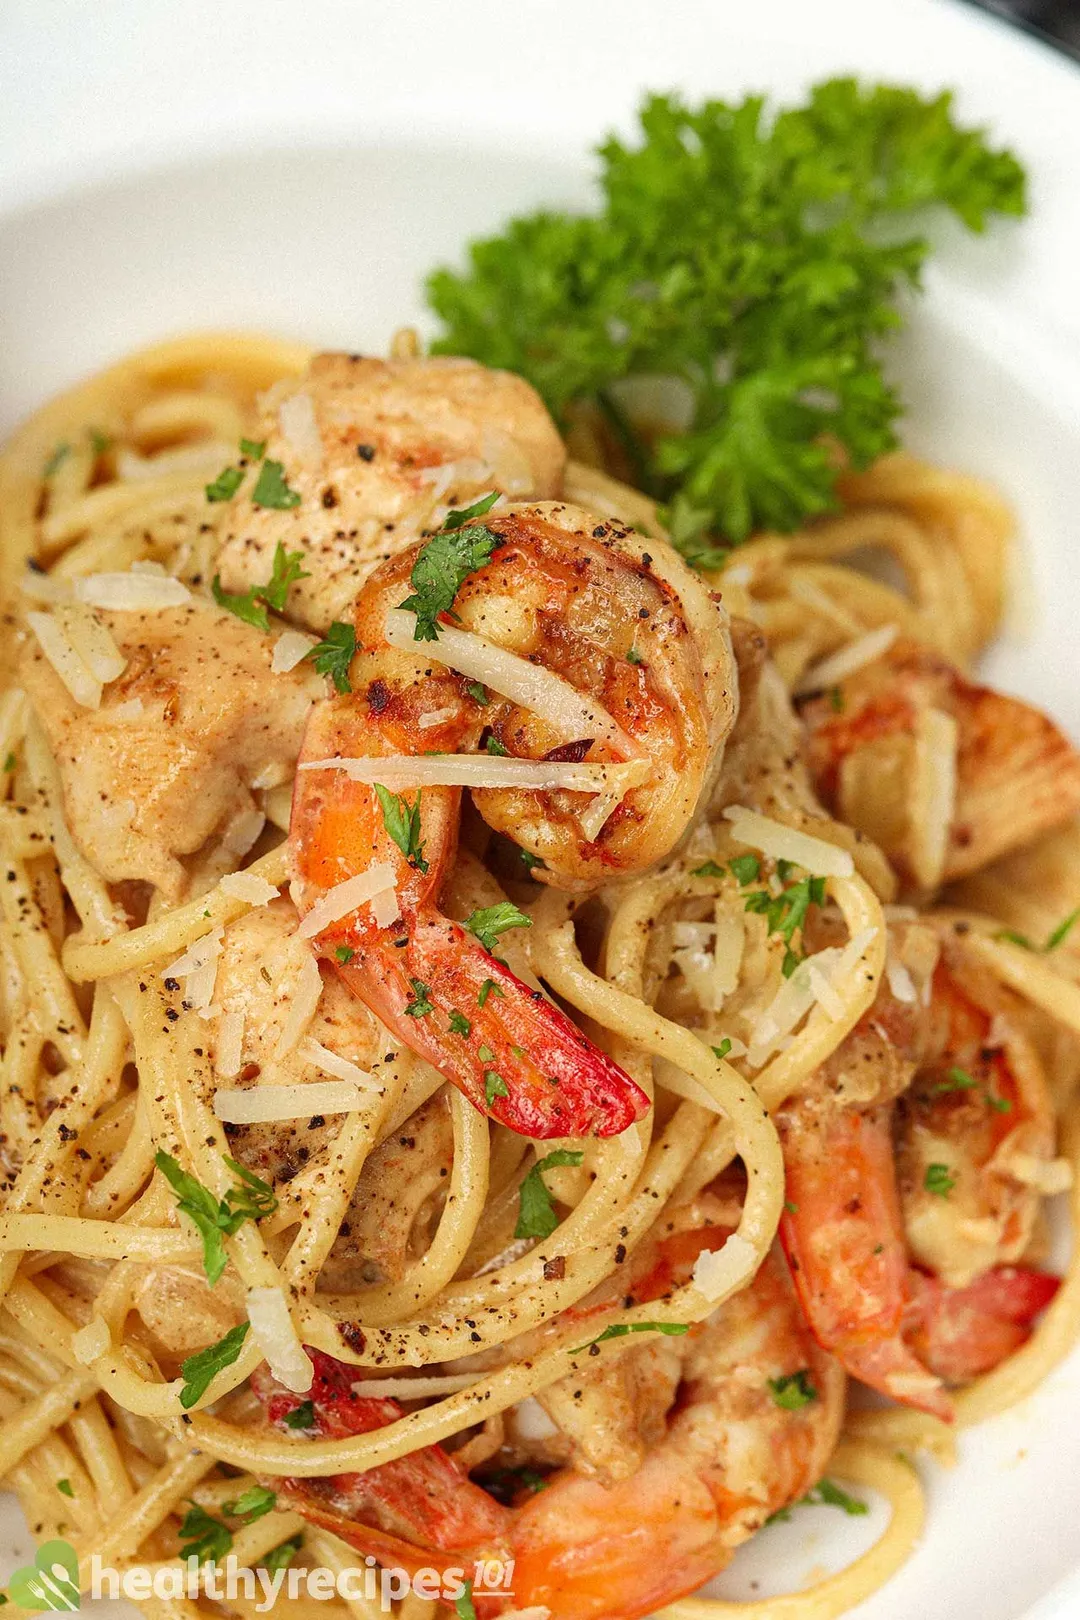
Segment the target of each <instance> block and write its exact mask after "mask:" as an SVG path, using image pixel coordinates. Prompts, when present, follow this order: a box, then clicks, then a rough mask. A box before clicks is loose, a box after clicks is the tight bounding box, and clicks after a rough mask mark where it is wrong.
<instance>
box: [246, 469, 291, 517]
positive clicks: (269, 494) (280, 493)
mask: <svg viewBox="0 0 1080 1620" xmlns="http://www.w3.org/2000/svg"><path fill="white" fill-rule="evenodd" d="M251 504H252V505H253V506H263V507H269V508H270V509H271V510H273V511H277V512H288V511H290V510H291V509H292V508H293V507H294V506H299V505H300V495H299V492H298V491H297V490H295V489H290V488H289V486H288V484H287V482H286V480H285V469H284V467H283V466H282V464H281V462H280V461H264V462H263V464H262V466H261V467H260V468H259V476H258V478H257V479H256V482H255V488H254V489H253V490H252V492H251Z"/></svg>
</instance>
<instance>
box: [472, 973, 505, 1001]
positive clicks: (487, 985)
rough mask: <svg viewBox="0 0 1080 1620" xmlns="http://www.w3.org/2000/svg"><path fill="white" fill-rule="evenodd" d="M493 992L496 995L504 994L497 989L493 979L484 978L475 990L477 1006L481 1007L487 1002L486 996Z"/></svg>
mask: <svg viewBox="0 0 1080 1620" xmlns="http://www.w3.org/2000/svg"><path fill="white" fill-rule="evenodd" d="M493 992H494V994H495V995H497V996H501V995H503V994H504V992H503V991H502V990H500V989H499V987H498V985H497V984H496V983H495V980H494V979H485V980H484V982H483V984H482V985H481V986H480V988H479V990H478V991H477V992H476V1005H477V1006H478V1007H483V1006H484V1005H485V1004H486V1002H487V998H488V996H490V995H491V994H492V993H493Z"/></svg>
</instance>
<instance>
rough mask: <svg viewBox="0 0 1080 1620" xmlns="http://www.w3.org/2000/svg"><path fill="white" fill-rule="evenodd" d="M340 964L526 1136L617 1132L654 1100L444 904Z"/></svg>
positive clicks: (356, 988)
mask: <svg viewBox="0 0 1080 1620" xmlns="http://www.w3.org/2000/svg"><path fill="white" fill-rule="evenodd" d="M403 937H404V936H403ZM338 971H339V972H340V974H341V976H342V978H343V979H344V980H345V982H346V984H347V985H348V986H349V988H350V989H351V990H352V991H353V993H354V994H355V995H357V996H359V997H360V998H361V999H362V1000H364V1001H366V1002H367V1003H368V1005H369V1006H370V1007H371V1008H372V1010H373V1011H375V1012H376V1013H377V1014H378V1016H379V1017H380V1018H381V1019H382V1020H383V1022H384V1023H385V1024H387V1025H388V1027H389V1028H391V1029H392V1030H393V1031H394V1033H395V1034H396V1035H398V1036H399V1037H400V1039H401V1040H402V1041H404V1042H405V1044H406V1045H407V1046H409V1047H411V1048H412V1050H413V1051H414V1052H417V1053H418V1054H419V1055H420V1056H421V1057H423V1058H426V1060H427V1061H428V1062H429V1063H430V1064H432V1065H433V1067H434V1068H436V1069H438V1070H439V1072H440V1074H443V1075H445V1076H446V1078H447V1079H448V1080H450V1081H452V1082H453V1084H454V1085H456V1086H457V1087H458V1089H459V1090H460V1091H463V1092H464V1094H465V1096H466V1097H468V1099H469V1101H470V1102H471V1103H473V1104H474V1105H475V1106H476V1107H477V1108H479V1109H480V1110H481V1112H483V1113H485V1114H488V1115H490V1117H491V1118H492V1119H496V1120H498V1121H499V1123H500V1124H502V1125H506V1126H508V1127H509V1129H510V1130H512V1131H517V1132H519V1133H520V1134H521V1135H522V1136H530V1137H534V1138H536V1139H540V1140H543V1139H546V1138H549V1137H562V1136H617V1135H618V1134H619V1133H620V1131H625V1130H626V1129H627V1127H628V1126H630V1125H632V1124H633V1123H634V1122H635V1120H639V1119H641V1118H642V1117H643V1116H644V1114H645V1113H646V1112H647V1110H648V1107H649V1100H648V1098H647V1097H646V1095H645V1093H644V1092H643V1091H642V1090H641V1087H640V1086H638V1085H636V1084H635V1082H634V1081H633V1080H631V1078H630V1076H629V1075H628V1074H625V1073H624V1072H623V1070H622V1069H620V1068H619V1066H618V1064H617V1063H615V1062H613V1061H612V1059H611V1058H610V1057H608V1055H607V1053H606V1052H602V1051H600V1049H599V1048H598V1047H596V1046H594V1045H593V1043H592V1042H591V1041H590V1040H589V1038H588V1037H587V1036H586V1035H584V1034H583V1033H582V1031H581V1030H580V1029H578V1028H577V1026H576V1025H575V1024H574V1023H572V1022H571V1020H570V1019H569V1018H568V1017H567V1016H566V1014H565V1013H564V1012H563V1011H562V1010H561V1009H560V1008H558V1007H556V1006H554V1005H553V1004H552V1003H551V1002H550V1001H548V999H547V998H546V996H544V995H542V994H541V992H540V991H539V990H532V989H530V988H529V986H528V985H526V984H523V983H522V981H521V980H520V979H519V978H518V977H517V976H516V975H515V974H514V973H512V972H511V970H510V969H509V968H508V967H507V966H506V964H505V963H504V962H501V961H499V960H498V958H497V957H495V956H492V954H491V953H490V952H489V951H487V950H485V949H484V948H483V946H482V945H481V944H480V943H479V941H478V940H477V939H476V938H474V936H473V935H472V934H470V933H468V932H467V930H465V929H464V928H462V927H461V925H460V924H459V923H456V922H451V921H450V920H449V919H448V918H445V917H441V916H439V915H438V913H436V912H430V913H428V914H421V915H418V916H416V917H414V918H412V919H410V923H409V928H408V938H407V940H406V942H405V943H404V944H403V945H402V946H401V947H400V948H396V947H393V946H391V947H390V948H389V949H387V948H386V947H385V946H384V945H383V944H382V943H381V942H380V944H379V945H376V946H373V947H370V948H363V947H361V949H360V950H358V951H357V953H356V955H355V957H354V958H353V960H352V961H350V962H349V963H347V964H341V965H338Z"/></svg>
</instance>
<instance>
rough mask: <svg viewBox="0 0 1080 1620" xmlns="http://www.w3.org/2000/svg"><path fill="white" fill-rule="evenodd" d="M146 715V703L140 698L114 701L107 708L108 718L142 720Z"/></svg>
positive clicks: (123, 720) (124, 720)
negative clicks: (114, 702)
mask: <svg viewBox="0 0 1080 1620" xmlns="http://www.w3.org/2000/svg"><path fill="white" fill-rule="evenodd" d="M145 717H146V705H145V704H144V703H143V700H142V698H137V697H134V698H127V699H125V701H124V702H123V703H116V704H114V705H113V706H112V708H110V710H109V719H110V720H120V721H122V722H127V721H128V720H142V719H144V718H145Z"/></svg>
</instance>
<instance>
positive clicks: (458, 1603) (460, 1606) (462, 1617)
mask: <svg viewBox="0 0 1080 1620" xmlns="http://www.w3.org/2000/svg"><path fill="white" fill-rule="evenodd" d="M472 1589H473V1583H472V1581H464V1582H463V1583H462V1588H461V1591H460V1592H459V1593H458V1595H457V1597H456V1598H455V1599H454V1610H455V1612H456V1614H457V1617H458V1620H476V1605H475V1604H474V1603H473V1595H472Z"/></svg>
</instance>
